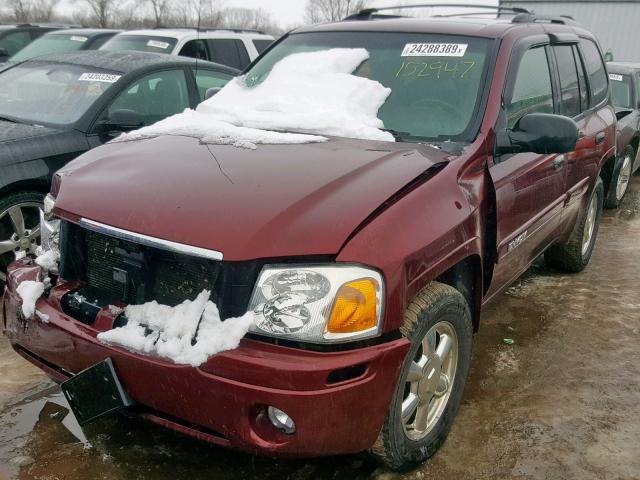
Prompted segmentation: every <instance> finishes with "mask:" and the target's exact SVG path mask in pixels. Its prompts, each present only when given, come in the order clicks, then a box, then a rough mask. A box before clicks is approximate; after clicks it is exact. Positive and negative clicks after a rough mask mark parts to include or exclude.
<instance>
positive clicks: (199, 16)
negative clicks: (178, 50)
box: [194, 0, 202, 90]
mask: <svg viewBox="0 0 640 480" xmlns="http://www.w3.org/2000/svg"><path fill="white" fill-rule="evenodd" d="M201 18H202V0H200V1H199V2H198V28H197V30H196V42H197V45H198V47H199V46H200V19H201ZM194 76H195V77H196V78H195V80H196V90H198V88H197V87H198V53H197V49H196V71H195V73H194Z"/></svg>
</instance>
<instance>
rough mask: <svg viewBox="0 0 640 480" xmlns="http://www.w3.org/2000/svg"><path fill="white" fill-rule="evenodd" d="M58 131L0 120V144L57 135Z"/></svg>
mask: <svg viewBox="0 0 640 480" xmlns="http://www.w3.org/2000/svg"><path fill="white" fill-rule="evenodd" d="M59 132H60V130H57V129H55V128H49V127H42V126H36V125H29V124H26V123H13V122H7V121H4V120H0V143H4V142H11V141H13V140H22V139H25V140H26V139H31V138H34V137H42V136H46V135H51V134H55V133H59Z"/></svg>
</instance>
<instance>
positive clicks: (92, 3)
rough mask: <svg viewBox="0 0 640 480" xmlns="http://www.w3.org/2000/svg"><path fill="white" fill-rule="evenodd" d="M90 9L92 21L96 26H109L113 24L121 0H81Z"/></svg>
mask: <svg viewBox="0 0 640 480" xmlns="http://www.w3.org/2000/svg"><path fill="white" fill-rule="evenodd" d="M81 1H83V2H84V3H85V4H86V5H87V6H88V7H89V11H90V21H91V23H93V24H94V25H95V26H97V27H100V28H107V27H109V26H111V25H112V23H113V19H114V16H115V14H116V11H117V9H118V5H119V4H120V0H81Z"/></svg>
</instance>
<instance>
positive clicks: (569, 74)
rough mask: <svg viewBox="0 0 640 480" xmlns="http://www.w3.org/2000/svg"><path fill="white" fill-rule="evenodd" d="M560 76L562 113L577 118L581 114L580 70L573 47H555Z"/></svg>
mask: <svg viewBox="0 0 640 480" xmlns="http://www.w3.org/2000/svg"><path fill="white" fill-rule="evenodd" d="M553 50H554V52H555V54H556V60H557V63H558V74H559V75H560V113H561V114H562V115H566V116H567V117H575V116H576V115H578V114H579V113H580V86H579V85H578V70H577V68H576V60H575V58H574V56H573V47H572V46H571V45H562V46H558V47H553Z"/></svg>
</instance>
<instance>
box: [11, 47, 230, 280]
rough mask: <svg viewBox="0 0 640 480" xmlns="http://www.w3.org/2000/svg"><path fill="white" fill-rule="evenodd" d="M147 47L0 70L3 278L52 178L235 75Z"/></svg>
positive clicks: (29, 245)
mask: <svg viewBox="0 0 640 480" xmlns="http://www.w3.org/2000/svg"><path fill="white" fill-rule="evenodd" d="M195 67H196V62H195V60H193V59H190V58H181V57H171V56H169V55H161V54H157V53H145V52H100V51H92V52H76V53H67V54H59V55H52V56H49V57H47V58H46V59H34V60H28V61H26V62H23V63H20V64H17V65H14V66H12V67H10V68H9V69H8V70H5V71H3V72H2V73H0V283H2V282H3V281H4V279H5V271H6V267H7V265H8V264H9V263H10V262H11V261H13V259H14V258H15V255H16V254H18V255H21V254H24V253H31V252H33V251H34V250H35V247H36V244H37V241H38V238H39V235H40V229H39V221H38V208H39V206H41V205H42V200H43V198H44V195H45V193H46V192H47V191H48V189H49V185H50V183H51V176H52V175H53V173H54V172H55V171H56V170H58V169H59V168H60V167H62V166H63V165H65V164H66V163H67V162H68V161H70V160H72V159H74V158H75V157H76V156H78V155H80V154H81V153H83V152H85V151H87V150H89V149H90V148H93V147H96V146H98V145H101V144H103V143H104V142H107V141H109V140H111V139H113V138H114V137H116V136H117V135H119V134H120V133H121V132H123V131H127V130H131V129H135V128H138V127H141V126H144V125H150V124H152V123H155V122H157V121H158V120H161V119H163V118H165V117H168V116H169V115H173V114H174V113H178V112H181V111H183V110H184V109H186V108H193V107H195V106H196V105H197V104H198V103H200V102H201V101H202V100H203V99H204V95H205V92H206V90H207V89H209V88H218V87H222V86H223V85H224V84H226V83H227V81H229V80H230V79H231V78H233V77H234V76H236V75H237V74H238V73H239V72H238V71H237V70H234V69H232V68H230V67H226V66H224V65H217V64H214V63H210V62H203V61H201V62H198V63H197V70H196V68H195Z"/></svg>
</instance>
